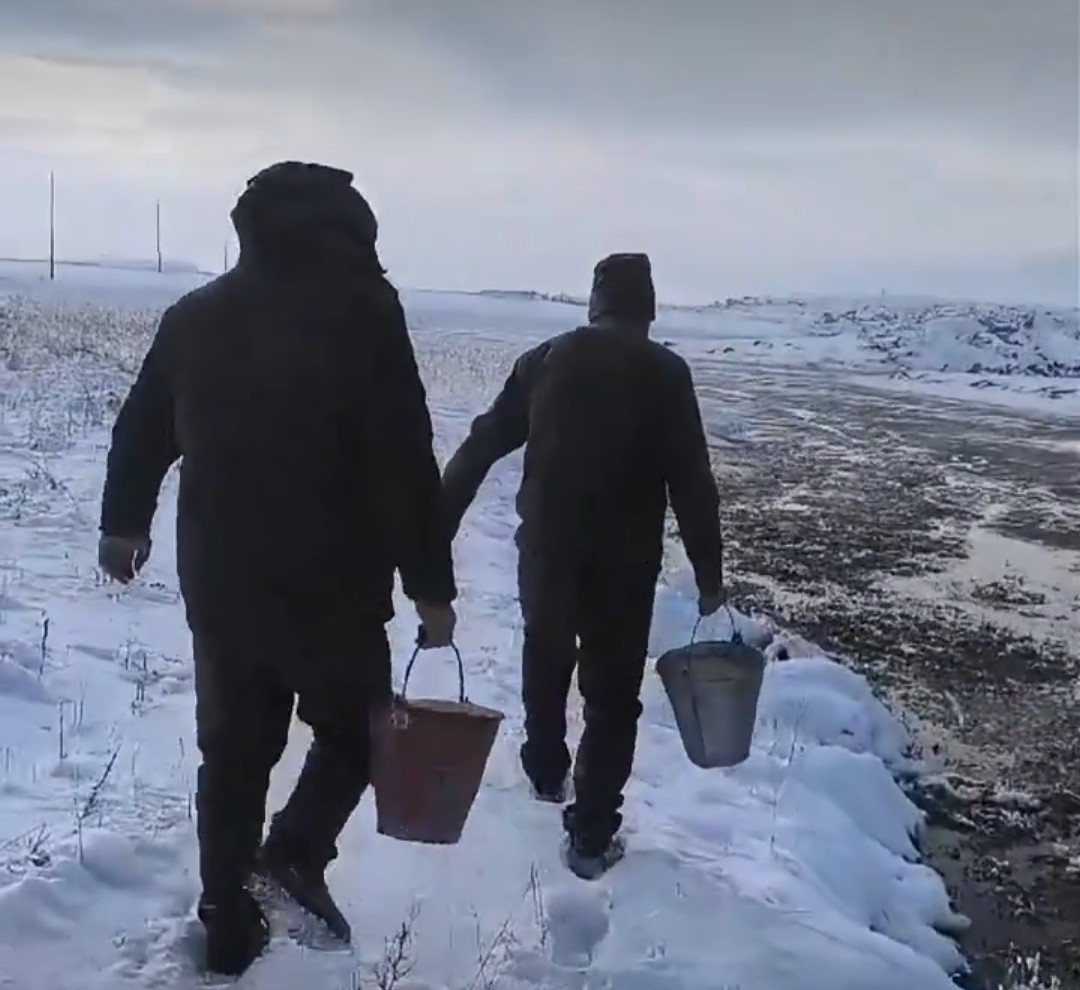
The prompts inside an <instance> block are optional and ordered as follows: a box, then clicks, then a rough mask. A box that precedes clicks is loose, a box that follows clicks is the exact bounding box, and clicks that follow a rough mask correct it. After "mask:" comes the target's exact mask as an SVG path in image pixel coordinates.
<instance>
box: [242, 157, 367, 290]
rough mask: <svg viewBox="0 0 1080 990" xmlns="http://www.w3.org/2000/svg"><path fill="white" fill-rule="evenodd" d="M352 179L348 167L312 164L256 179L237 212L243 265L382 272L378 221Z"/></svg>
mask: <svg viewBox="0 0 1080 990" xmlns="http://www.w3.org/2000/svg"><path fill="white" fill-rule="evenodd" d="M352 181H353V175H352V173H351V172H347V171H345V170H344V169H337V168H331V167H329V166H327V165H318V164H311V163H306V162H279V163H278V164H276V165H271V166H270V167H269V168H266V169H264V170H263V171H261V172H259V173H258V174H257V175H255V176H253V177H252V178H251V179H249V180H248V184H247V188H246V189H245V190H244V192H243V194H242V195H241V196H240V199H239V200H238V201H237V203H236V206H235V207H234V208H233V211H232V221H233V226H234V227H235V228H236V236H237V238H238V239H239V241H240V260H241V262H255V263H257V264H261V265H266V266H268V267H272V268H275V269H290V270H292V269H313V268H325V267H326V266H327V265H328V264H330V265H341V266H344V267H348V268H350V269H356V268H357V267H360V268H363V269H366V270H370V271H372V272H378V273H380V274H381V273H382V272H383V267H382V265H381V264H380V262H379V257H378V252H377V251H376V248H375V242H376V239H377V237H378V232H379V226H378V221H377V220H376V218H375V213H374V211H373V210H372V209H371V206H370V205H369V204H368V201H367V200H366V199H365V198H364V197H363V196H362V195H361V194H360V193H359V192H358V191H357V190H356V189H354V188H353V185H352Z"/></svg>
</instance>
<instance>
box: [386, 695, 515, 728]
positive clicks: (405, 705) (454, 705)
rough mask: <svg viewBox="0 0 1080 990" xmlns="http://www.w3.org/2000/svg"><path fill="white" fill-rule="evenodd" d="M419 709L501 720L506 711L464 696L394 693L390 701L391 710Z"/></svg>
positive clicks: (436, 712)
mask: <svg viewBox="0 0 1080 990" xmlns="http://www.w3.org/2000/svg"><path fill="white" fill-rule="evenodd" d="M393 709H397V710H401V709H404V710H406V711H408V710H409V709H413V710H416V709H419V710H421V711H427V712H431V713H434V714H438V715H466V716H469V717H470V718H482V719H488V720H491V721H498V722H501V721H503V720H504V719H505V718H506V712H502V711H499V709H498V708H492V707H490V706H489V705H478V704H477V703H476V702H475V701H470V700H469V699H468V698H466V699H465V700H464V701H458V700H455V699H453V698H426V697H425V698H406V697H404V696H403V695H395V696H394V699H393V701H392V702H391V710H393Z"/></svg>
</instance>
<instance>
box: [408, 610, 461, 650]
mask: <svg viewBox="0 0 1080 990" xmlns="http://www.w3.org/2000/svg"><path fill="white" fill-rule="evenodd" d="M416 614H417V615H418V616H419V617H420V637H419V639H418V640H417V645H418V646H419V647H420V648H421V649H422V650H441V649H443V648H444V647H447V646H451V645H452V644H453V642H454V627H455V626H456V625H457V614H456V613H455V612H454V606H453V605H450V604H446V605H432V604H431V603H430V602H417V603H416Z"/></svg>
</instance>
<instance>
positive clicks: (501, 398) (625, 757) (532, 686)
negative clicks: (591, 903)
mask: <svg viewBox="0 0 1080 990" xmlns="http://www.w3.org/2000/svg"><path fill="white" fill-rule="evenodd" d="M655 317H656V301H655V293H654V289H653V282H652V272H651V265H650V262H649V259H648V257H647V256H646V255H643V254H619V255H612V256H610V257H608V258H605V259H604V260H603V261H601V262H600V263H599V264H598V265H597V266H596V269H595V272H594V278H593V289H592V295H591V298H590V301H589V325H588V326H586V327H581V328H578V329H576V330H574V331H572V332H570V333H567V334H564V335H562V336H559V337H556V338H554V339H552V340H549V341H547V342H545V343H543V344H541V345H540V346H539V347H536V348H534V349H532V350H530V351H528V352H527V353H525V354H523V355H522V356H521V357H520V358H519V359H518V361H517V362H516V364H515V365H514V367H513V370H512V371H511V373H510V376H509V377H508V378H507V380H506V383H505V385H504V386H503V389H502V391H501V392H500V393H499V395H498V397H497V398H496V399H495V401H494V404H493V405H492V406H491V407H490V409H488V411H487V412H485V413H483V414H482V415H481V416H479V417H478V418H477V419H476V420H475V421H474V422H473V424H472V428H471V431H470V433H469V435H468V437H467V439H466V440H465V441H464V443H462V445H461V447H460V448H459V449H458V451H457V452H456V453H455V454H454V456H453V457H452V458H451V460H450V461H449V462H448V464H447V465H446V468H445V470H444V471H443V493H444V498H445V501H446V506H447V514H448V516H449V521H450V525H451V528H452V530H453V531H454V532H456V531H457V528H458V526H459V525H460V523H461V519H462V516H463V515H464V513H465V511H466V509H467V508H468V506H469V505H470V503H471V502H472V501H473V499H474V498H475V496H476V493H477V491H478V490H479V488H480V485H481V484H482V482H483V480H484V478H485V476H486V475H487V473H488V471H489V470H490V468H491V466H492V465H493V464H494V463H495V462H496V461H497V460H499V459H500V458H501V457H503V456H505V455H507V454H509V453H510V452H511V451H513V450H516V449H517V448H519V447H521V446H524V447H525V454H524V472H523V476H522V481H521V488H520V491H519V493H518V499H517V507H518V514H519V516H520V520H521V525H520V527H519V529H518V532H517V545H518V549H519V572H518V583H519V593H520V599H521V608H522V613H523V617H524V622H525V637H524V650H523V657H522V666H523V670H522V694H523V702H524V706H525V732H526V739H525V742H524V744H523V746H522V748H521V759H522V764H523V767H524V770H525V773H526V775H527V776H528V777H529V779H530V782H531V783H532V786H533V791H534V794H535V795H536V796H537V797H538V798H541V799H544V800H549V801H552V802H556V803H562V802H563V801H564V800H565V797H566V784H567V776H568V773H569V769H570V762H571V760H570V753H569V750H568V749H567V745H566V704H567V696H568V692H569V689H570V682H571V678H572V676H573V673H574V670H575V667H576V668H577V675H578V685H579V687H580V690H581V693H582V696H583V698H584V701H585V732H584V735H583V737H582V739H581V745H580V747H579V748H578V751H577V757H576V761H575V767H574V790H575V800H574V802H573V803H572V804H571V805H569V806H568V807H567V808H566V809H565V810H564V813H563V822H564V826H565V830H566V833H567V843H566V845H565V846H564V856H565V858H566V862H567V865H568V866H569V867H570V868H571V869H573V870H574V872H576V873H577V874H578V875H579V876H583V877H586V878H593V877H596V876H599V875H600V874H601V873H602V872H604V870H606V869H607V868H608V867H609V866H610V865H611V864H612V863H614V862H615V861H616V860H617V859H618V858H619V857H620V856H621V854H622V851H623V850H622V842H621V840H620V839H619V837H618V831H619V828H620V826H621V824H622V816H621V814H620V812H619V809H620V808H621V806H622V803H623V795H622V792H623V788H624V787H625V785H626V782H627V779H628V778H629V776H630V771H631V768H632V764H633V756H634V746H635V742H636V736H637V721H638V718H639V716H640V714H641V703H640V700H639V695H640V690H641V681H642V676H643V672H644V665H645V658H646V652H647V649H648V639H649V628H650V624H651V622H652V610H653V599H654V594H655V589H656V581H657V578H658V576H659V572H660V566H661V558H662V554H663V539H664V518H665V513H666V511H667V506H668V499H669V498H670V500H671V505H672V507H673V509H674V512H675V517H676V520H677V522H678V525H679V528H680V531H681V535H682V540H683V543H684V545H685V547H686V550H687V554H688V556H689V559H690V562H691V564H692V566H693V568H694V572H695V575H696V579H697V586H698V590H699V592H700V600H699V608H700V611H701V613H702V614H703V615H704V614H711V613H712V612H715V611H716V610H717V609H718V608H719V607H720V605H721V604H722V603H723V580H722V570H721V549H722V548H721V532H720V521H719V497H718V493H717V488H716V481H715V479H714V477H713V474H712V469H711V466H710V462H709V453H708V449H707V445H706V439H705V433H704V430H703V427H702V422H701V415H700V411H699V408H698V402H697V398H696V396H695V393H694V385H693V381H692V378H691V375H690V370H689V368H688V367H687V365H686V363H685V362H684V361H683V360H682V358H680V357H679V356H678V355H676V354H675V353H673V352H672V351H670V350H668V349H667V348H665V347H663V346H662V345H660V344H658V343H655V342H654V341H652V340H650V339H649V329H650V326H651V324H652V322H653V320H654V319H655ZM578 641H580V650H579V648H578Z"/></svg>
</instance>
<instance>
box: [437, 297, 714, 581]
mask: <svg viewBox="0 0 1080 990" xmlns="http://www.w3.org/2000/svg"><path fill="white" fill-rule="evenodd" d="M594 309H595V310H596V314H594V315H598V316H604V315H605V314H604V313H603V307H602V306H600V305H596V306H594ZM645 327H647V320H646V322H645V323H644V324H643V325H641V326H632V327H628V326H620V325H619V324H618V323H615V324H612V325H603V326H588V327H581V328H579V329H577V330H574V331H572V332H571V333H567V334H564V335H562V336H560V337H556V338H554V339H553V340H549V341H547V342H546V343H544V344H541V345H540V346H539V347H537V348H535V349H533V350H531V351H529V352H527V353H526V354H524V355H522V356H521V357H520V358H519V359H518V361H517V363H516V364H515V365H514V368H513V370H512V371H511V373H510V376H509V377H508V378H507V380H506V383H505V385H504V386H503V389H502V392H501V393H500V394H499V395H498V397H497V398H496V399H495V402H494V403H493V405H492V406H491V408H490V409H489V410H488V411H487V412H485V413H483V414H482V415H481V416H479V417H478V418H477V419H476V420H475V421H474V422H473V424H472V429H471V431H470V433H469V436H468V438H467V439H466V440H465V441H464V443H463V444H462V445H461V447H460V449H459V450H458V451H457V453H456V454H455V455H454V456H453V457H452V458H451V460H450V462H449V463H448V464H447V466H446V469H445V471H444V472H443V492H444V497H445V499H446V505H447V513H448V516H449V519H450V524H451V527H452V528H453V529H454V530H455V531H456V529H457V527H458V526H459V525H460V522H461V518H462V516H463V515H464V513H465V510H466V509H467V507H468V506H469V504H470V503H471V502H472V500H473V498H474V497H475V495H476V493H477V490H478V489H479V487H480V485H481V483H482V482H483V479H484V477H485V476H486V474H487V472H488V470H489V469H490V468H491V466H492V465H493V464H494V463H495V461H497V460H498V459H499V458H501V457H503V456H505V455H506V454H508V453H510V452H511V451H513V450H515V449H517V448H518V447H521V446H522V445H524V447H525V455H524V472H523V476H522V481H521V488H520V491H519V493H518V501H517V506H518V514H519V516H520V518H521V529H520V531H519V535H518V541H519V544H520V545H521V546H522V549H523V550H527V551H528V552H529V553H530V554H533V555H541V556H544V557H546V558H548V559H551V558H554V557H565V558H567V559H568V561H569V559H571V558H573V559H588V560H590V561H601V560H603V561H608V562H609V563H610V565H611V566H612V567H613V568H617V569H624V568H641V569H642V571H638V573H642V572H648V571H656V570H659V567H660V562H661V557H662V553H663V529H664V515H665V512H666V509H667V505H668V498H669V497H670V500H671V505H672V508H673V509H674V512H675V516H676V520H677V522H678V524H679V529H680V531H681V534H682V539H683V543H684V545H685V547H686V550H687V554H688V556H689V558H690V561H691V563H692V565H693V567H694V571H695V574H696V576H697V581H698V586H699V588H700V590H701V591H702V592H706V593H712V592H715V591H718V590H719V589H720V587H721V584H722V567H721V550H722V547H721V533H720V520H719V497H718V494H717V488H716V481H715V478H714V477H713V474H712V469H711V466H710V462H709V454H708V448H707V444H706V439H705V433H704V430H703V427H702V422H701V414H700V410H699V407H698V402H697V397H696V395H695V393H694V385H693V380H692V378H691V374H690V369H689V368H688V367H687V365H686V362H685V361H683V359H682V358H680V357H679V356H678V355H677V354H675V353H673V352H672V351H670V350H668V349H667V348H665V347H663V346H662V345H660V344H657V343H655V342H654V341H651V340H649V339H648V337H647V335H646V333H645V332H644V328H645Z"/></svg>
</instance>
